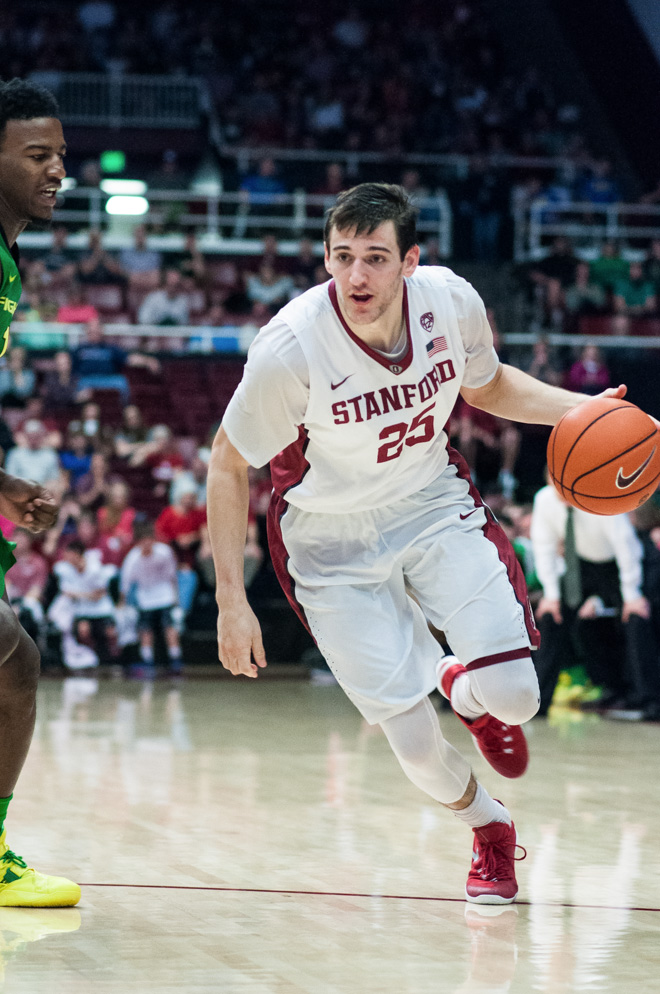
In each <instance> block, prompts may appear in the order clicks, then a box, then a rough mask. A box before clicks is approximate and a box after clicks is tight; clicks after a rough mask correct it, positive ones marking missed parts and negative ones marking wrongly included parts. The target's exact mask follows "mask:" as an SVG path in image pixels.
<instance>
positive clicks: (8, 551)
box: [0, 535, 16, 597]
mask: <svg viewBox="0 0 660 994" xmlns="http://www.w3.org/2000/svg"><path fill="white" fill-rule="evenodd" d="M15 548H16V542H8V541H7V539H6V538H5V537H4V535H0V597H2V596H3V594H4V592H5V573H6V572H7V570H8V569H11V567H12V566H13V565H14V563H15V562H16V556H15V555H14V549H15Z"/></svg>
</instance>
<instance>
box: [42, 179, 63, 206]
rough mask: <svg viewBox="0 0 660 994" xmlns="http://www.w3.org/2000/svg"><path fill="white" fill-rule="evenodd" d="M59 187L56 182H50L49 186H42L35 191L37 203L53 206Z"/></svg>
mask: <svg viewBox="0 0 660 994" xmlns="http://www.w3.org/2000/svg"><path fill="white" fill-rule="evenodd" d="M59 189H60V188H59V185H57V184H52V185H51V186H44V187H43V188H42V189H41V190H39V192H38V193H37V200H38V201H39V203H41V204H44V205H46V206H48V207H54V206H55V203H56V200H57V194H58V192H59Z"/></svg>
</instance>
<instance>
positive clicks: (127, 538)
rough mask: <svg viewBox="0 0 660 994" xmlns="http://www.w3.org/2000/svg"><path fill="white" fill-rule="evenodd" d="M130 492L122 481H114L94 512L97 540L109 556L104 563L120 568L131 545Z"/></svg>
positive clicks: (133, 510)
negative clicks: (102, 544) (102, 502)
mask: <svg viewBox="0 0 660 994" xmlns="http://www.w3.org/2000/svg"><path fill="white" fill-rule="evenodd" d="M129 496H130V490H129V488H128V485H127V484H126V483H124V481H123V480H116V481H115V482H114V483H111V484H110V486H109V488H108V493H107V497H106V500H105V504H103V506H102V507H100V508H99V509H98V511H97V512H96V519H97V522H98V528H99V538H100V539H101V540H102V541H103V543H104V547H105V551H106V553H107V554H109V555H110V558H109V559H107V558H106V556H105V555H104V562H112V563H113V564H114V565H115V566H120V565H121V563H122V562H123V560H124V556H125V555H126V553H127V552H128V550H129V549H130V547H131V546H132V544H133V523H134V521H135V514H136V511H135V508H134V507H129V503H128V501H129Z"/></svg>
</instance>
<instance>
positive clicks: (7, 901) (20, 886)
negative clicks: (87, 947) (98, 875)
mask: <svg viewBox="0 0 660 994" xmlns="http://www.w3.org/2000/svg"><path fill="white" fill-rule="evenodd" d="M5 834H6V833H5V832H3V833H2V835H0V907H2V908H71V907H73V905H74V904H77V903H78V901H79V900H80V887H79V886H78V884H74V882H73V880H67V879H66V878H65V877H47V876H45V875H44V874H43V873H37V871H36V870H33V869H32V867H31V866H28V865H27V863H26V862H25V861H24V860H22V859H21V857H20V856H17V855H16V854H15V853H13V852H12V851H11V849H9V848H8V847H7V843H6V842H5Z"/></svg>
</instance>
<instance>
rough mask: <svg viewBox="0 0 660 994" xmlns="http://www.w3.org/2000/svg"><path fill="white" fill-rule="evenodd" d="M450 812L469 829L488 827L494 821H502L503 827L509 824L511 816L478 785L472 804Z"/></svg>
mask: <svg viewBox="0 0 660 994" xmlns="http://www.w3.org/2000/svg"><path fill="white" fill-rule="evenodd" d="M452 811H453V812H454V814H455V815H456V817H457V818H460V820H461V821H464V822H465V823H466V825H469V826H470V828H483V827H484V825H490V824H491V822H494V821H502V822H504V824H505V825H510V824H511V815H510V814H509V812H508V811H507V809H506V808H505V807H504V805H503V804H501V803H500V801H496V800H494V798H492V797H491V796H490V794H489V793H488V792H487V791H485V790H484V788H483V787H482V786H481V784H480V783H478V784H477V793H476V794H475V795H474V800H473V801H472V803H471V804H468V806H467V808H462V809H461V810H460V811H457V810H456V808H452Z"/></svg>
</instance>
